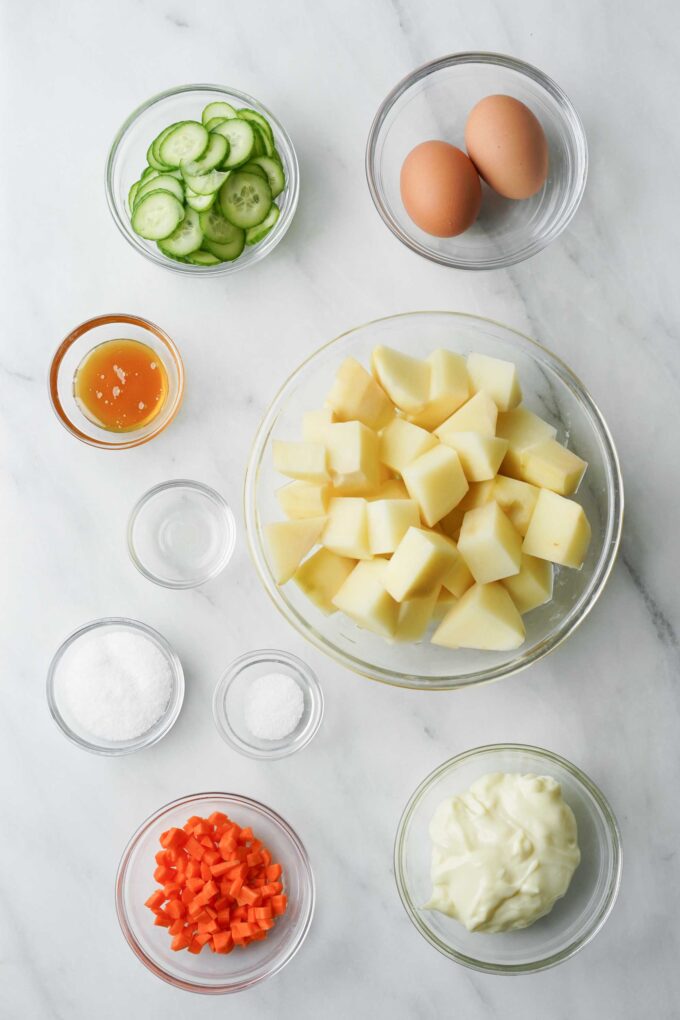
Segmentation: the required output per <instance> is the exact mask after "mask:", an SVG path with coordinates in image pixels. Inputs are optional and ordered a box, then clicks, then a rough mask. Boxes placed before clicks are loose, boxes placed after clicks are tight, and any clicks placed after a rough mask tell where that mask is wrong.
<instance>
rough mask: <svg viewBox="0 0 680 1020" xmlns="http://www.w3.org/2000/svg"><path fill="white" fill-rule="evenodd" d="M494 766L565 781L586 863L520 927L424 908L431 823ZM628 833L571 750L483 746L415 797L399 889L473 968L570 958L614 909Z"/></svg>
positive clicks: (397, 869)
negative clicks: (488, 928) (481, 927)
mask: <svg viewBox="0 0 680 1020" xmlns="http://www.w3.org/2000/svg"><path fill="white" fill-rule="evenodd" d="M490 772H520V773H525V774H526V773H533V774H534V775H539V776H551V777H553V778H554V779H556V780H557V781H558V783H560V785H561V787H562V796H563V797H564V799H565V801H566V802H567V804H568V805H569V807H570V808H571V809H572V811H573V812H574V816H575V818H576V825H577V828H578V844H579V847H580V850H581V863H580V864H579V866H578V868H577V869H576V871H575V872H574V877H573V878H572V880H571V884H570V886H569V888H568V890H567V892H566V894H565V895H564V897H563V898H562V899H561V900H558V901H557V902H556V904H555V906H554V907H553V909H552V910H551V911H550V913H549V914H547V915H546V916H545V917H542V918H540V920H538V921H536V922H535V923H534V924H532V925H531V926H530V927H529V928H523V929H521V930H519V931H510V932H501V933H496V934H492V935H491V934H488V933H484V932H469V931H468V930H467V928H465V927H464V926H463V925H462V924H459V922H458V921H455V920H454V919H453V918H451V917H447V916H446V914H441V913H439V912H438V911H436V910H424V909H423V904H424V903H426V902H427V901H428V899H429V898H430V894H431V891H432V883H431V880H430V863H431V855H432V843H431V841H430V837H429V824H430V820H431V818H432V815H433V814H434V812H435V809H436V808H437V807H438V805H439V804H440V803H441V802H442V801H444V800H447V799H448V798H450V797H453V796H455V795H456V794H461V793H464V792H465V791H466V790H467V789H468V788H469V787H470V786H471V785H472V783H474V782H475V780H477V779H479V778H480V777H481V776H483V775H487V774H488V773H490ZM621 862H622V859H621V836H620V833H619V829H618V825H617V823H616V818H615V817H614V814H613V812H612V809H611V808H610V806H609V804H608V803H607V801H606V800H605V798H604V796H603V795H602V793H601V792H600V790H599V789H598V788H597V786H595V784H594V783H593V781H592V780H591V779H589V778H588V776H586V775H585V774H584V773H583V772H581V770H580V769H578V768H577V767H576V766H575V765H572V764H571V762H568V761H567V760H566V759H565V758H561V757H560V756H559V755H557V754H553V753H552V752H551V751H545V750H543V749H542V748H540V747H529V746H526V745H524V744H496V745H489V746H488V747H477V748H474V750H472V751H466V752H465V753H463V754H459V755H457V756H456V757H455V758H451V760H450V761H447V762H444V764H443V765H440V766H439V768H437V769H435V771H434V772H432V773H431V774H430V775H429V776H428V777H427V778H426V779H424V780H423V782H422V783H421V784H420V786H419V787H418V789H417V790H416V791H415V793H414V794H413V795H412V797H411V798H410V800H409V802H408V804H407V805H406V808H405V809H404V813H403V815H402V817H401V820H400V822H399V827H398V829H397V836H396V840H395V844H394V873H395V878H396V882H397V889H398V890H399V895H400V896H401V900H402V903H403V904H404V907H405V908H406V912H407V913H408V915H409V917H410V919H411V920H412V921H413V923H414V925H415V926H416V928H417V929H418V931H419V932H420V934H421V935H422V936H423V937H424V938H426V939H427V941H428V942H429V943H430V944H431V945H433V946H434V947H435V949H438V950H439V952H440V953H443V954H444V955H445V956H448V957H449V958H450V959H452V960H455V961H456V962H457V963H462V964H463V965H464V966H466V967H471V968H472V969H473V970H481V971H486V972H488V973H491V974H529V973H531V972H533V971H538V970H546V969H547V968H548V967H554V966H555V965H556V964H558V963H563V962H564V961H565V960H568V959H569V957H570V956H573V955H574V953H577V952H578V951H579V950H580V949H583V947H584V946H585V945H587V944H588V943H589V942H590V941H591V939H593V938H594V937H595V935H596V934H597V933H598V931H599V930H600V929H601V928H602V926H603V924H604V923H605V921H606V920H607V918H608V917H609V914H610V912H611V909H612V907H613V906H614V901H615V900H616V896H617V894H618V891H619V885H620V883H621Z"/></svg>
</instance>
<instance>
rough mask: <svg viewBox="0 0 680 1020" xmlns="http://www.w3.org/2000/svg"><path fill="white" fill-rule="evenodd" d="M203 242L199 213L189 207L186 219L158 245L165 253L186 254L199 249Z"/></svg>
mask: <svg viewBox="0 0 680 1020" xmlns="http://www.w3.org/2000/svg"><path fill="white" fill-rule="evenodd" d="M202 243H203V231H202V230H201V224H200V219H199V215H198V213H197V212H194V210H193V209H187V210H186V211H185V214H184V219H183V220H182V222H181V223H180V224H179V226H178V227H177V228H176V229H175V230H173V232H172V234H170V236H169V237H166V238H165V239H164V240H163V241H160V242H159V245H158V247H159V248H160V249H161V251H162V252H163V254H164V255H172V256H181V257H183V256H185V255H190V254H191V253H192V252H193V251H198V249H199V248H200V247H201V244H202Z"/></svg>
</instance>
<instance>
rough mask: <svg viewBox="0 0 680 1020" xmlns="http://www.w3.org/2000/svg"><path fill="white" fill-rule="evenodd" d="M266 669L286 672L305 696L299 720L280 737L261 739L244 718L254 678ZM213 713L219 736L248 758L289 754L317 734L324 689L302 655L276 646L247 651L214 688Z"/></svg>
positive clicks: (261, 674) (276, 756)
mask: <svg viewBox="0 0 680 1020" xmlns="http://www.w3.org/2000/svg"><path fill="white" fill-rule="evenodd" d="M267 673H285V674H286V675H287V676H290V677H292V678H293V680H295V682H296V683H297V684H298V686H299V687H300V689H301V691H302V694H303V697H304V709H303V712H302V717H301V719H300V722H299V723H298V724H297V726H296V727H295V729H294V730H293V732H292V733H289V734H288V736H286V737H283V738H282V739H281V740H260V739H259V738H258V737H256V736H254V734H252V733H251V732H250V730H249V729H248V727H247V725H246V721H245V707H244V706H245V696H246V694H247V692H248V689H249V687H250V685H251V684H252V683H253V681H254V680H257V679H258V678H259V677H261V676H264V675H265V674H267ZM213 716H214V718H215V725H216V726H217V729H218V730H219V733H220V736H221V737H223V738H224V739H225V740H226V741H227V743H228V744H231V746H232V747H234V748H235V749H236V750H237V751H240V752H241V754H245V755H248V757H249V758H270V759H273V758H287V757H288V755H290V754H295V752H296V751H300V750H302V748H303V747H306V746H307V744H308V743H309V742H310V740H311V739H312V737H313V736H314V735H315V734H316V732H317V730H318V729H319V726H320V725H321V720H322V718H323V692H322V690H321V686H320V684H319V681H318V680H317V678H316V675H315V674H314V673H313V672H312V670H311V669H310V668H309V666H307V665H306V664H305V663H304V662H302V660H301V659H298V658H297V656H295V655H291V654H290V653H289V652H280V651H277V650H275V649H265V650H263V651H257V652H248V653H247V654H246V655H241V656H239V658H238V659H234V661H233V662H232V664H231V665H230V666H229V668H228V670H227V671H226V673H225V674H224V676H223V677H222V679H221V680H220V682H219V683H218V685H217V687H216V688H215V694H214V696H213Z"/></svg>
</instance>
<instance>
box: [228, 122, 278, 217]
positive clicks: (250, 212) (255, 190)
mask: <svg viewBox="0 0 680 1020" xmlns="http://www.w3.org/2000/svg"><path fill="white" fill-rule="evenodd" d="M242 123H245V122H242ZM271 204H272V192H271V188H270V187H269V184H268V183H267V181H263V180H262V178H261V177H258V175H257V174H247V173H244V172H243V171H242V170H237V171H236V172H235V173H231V174H230V175H229V177H228V178H227V179H226V181H225V182H224V184H223V185H222V187H221V188H220V209H221V210H222V212H223V214H224V216H225V217H226V219H228V220H229V222H230V223H233V224H234V226H235V227H243V229H244V230H247V229H248V227H256V226H257V225H258V223H262V221H263V220H264V218H265V217H266V215H267V213H268V212H269V208H270V206H271Z"/></svg>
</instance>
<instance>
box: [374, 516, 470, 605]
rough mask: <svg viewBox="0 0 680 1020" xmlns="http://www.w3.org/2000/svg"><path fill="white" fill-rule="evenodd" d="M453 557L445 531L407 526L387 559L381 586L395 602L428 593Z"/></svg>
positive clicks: (440, 577) (446, 572) (452, 545)
mask: <svg viewBox="0 0 680 1020" xmlns="http://www.w3.org/2000/svg"><path fill="white" fill-rule="evenodd" d="M457 558H458V552H457V550H456V546H455V544H454V543H453V542H452V541H451V540H450V539H449V538H446V536H445V535H438V534H437V533H436V532H434V531H425V530H424V529H423V528H409V529H408V531H407V532H406V534H405V535H404V537H403V538H402V540H401V542H400V543H399V545H398V546H397V549H396V550H395V553H394V555H393V556H392V559H391V560H389V561H388V563H387V569H386V571H385V587H386V588H387V590H388V592H389V593H390V595H391V596H392V598H393V599H396V601H397V602H404V601H405V600H407V599H413V598H418V597H419V596H421V595H429V594H431V593H432V591H433V590H434V589H435V588H436V589H437V590H438V589H439V587H440V585H441V583H442V580H443V579H444V577H445V576H446V575H447V574H448V572H449V571H450V569H451V567H453V566H454V565H455V563H456V560H457Z"/></svg>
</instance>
